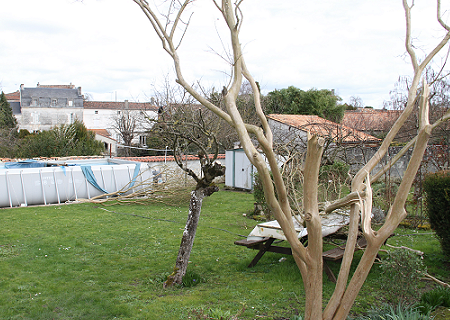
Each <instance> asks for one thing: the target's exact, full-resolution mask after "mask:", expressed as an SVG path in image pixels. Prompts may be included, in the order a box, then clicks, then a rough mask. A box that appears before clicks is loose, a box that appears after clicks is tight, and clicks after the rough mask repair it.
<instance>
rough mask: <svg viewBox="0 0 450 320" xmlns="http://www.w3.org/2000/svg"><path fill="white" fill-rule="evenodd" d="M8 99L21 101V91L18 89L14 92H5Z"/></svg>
mask: <svg viewBox="0 0 450 320" xmlns="http://www.w3.org/2000/svg"><path fill="white" fill-rule="evenodd" d="M5 96H6V100H8V101H20V92H19V90H17V91H16V92H12V93H5Z"/></svg>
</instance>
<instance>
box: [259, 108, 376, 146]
mask: <svg viewBox="0 0 450 320" xmlns="http://www.w3.org/2000/svg"><path fill="white" fill-rule="evenodd" d="M267 118H268V119H272V120H275V121H278V122H281V123H283V124H286V125H288V126H291V127H294V128H297V129H300V130H302V131H307V132H311V133H313V134H317V135H319V136H322V137H329V136H332V137H333V139H336V138H338V139H342V140H341V142H343V143H355V142H379V141H381V140H380V139H378V138H375V137H373V136H371V135H369V134H366V133H364V132H361V131H358V130H355V129H352V128H350V127H347V126H345V125H341V124H338V123H335V122H332V121H329V120H326V119H323V118H321V117H319V116H314V115H301V114H269V115H268V116H267Z"/></svg>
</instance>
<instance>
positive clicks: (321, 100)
mask: <svg viewBox="0 0 450 320" xmlns="http://www.w3.org/2000/svg"><path fill="white" fill-rule="evenodd" d="M341 100H342V99H341V98H340V97H339V96H337V95H336V94H335V93H334V91H333V90H327V89H322V90H318V89H310V90H308V91H303V90H301V89H299V88H296V87H294V86H290V87H288V88H287V89H280V90H274V91H271V92H269V94H268V95H267V96H266V97H265V102H266V111H267V113H281V114H309V115H316V116H319V117H322V118H325V119H327V120H331V121H334V122H339V121H340V120H341V119H342V117H343V116H344V111H345V108H346V107H345V105H340V104H338V102H339V101H341Z"/></svg>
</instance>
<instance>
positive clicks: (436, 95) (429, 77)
mask: <svg viewBox="0 0 450 320" xmlns="http://www.w3.org/2000/svg"><path fill="white" fill-rule="evenodd" d="M448 75H449V72H444V71H443V70H440V71H439V72H436V71H435V70H433V69H432V68H430V67H429V68H427V70H426V71H425V74H424V78H425V79H426V81H427V83H428V84H429V86H430V95H429V97H428V103H429V105H430V120H431V121H437V120H438V119H440V118H442V117H443V116H444V115H445V114H446V113H447V112H448V111H449V110H450V79H449V78H448ZM411 82H412V79H411V78H410V77H406V76H404V77H399V79H398V81H397V83H396V84H395V87H394V89H393V90H392V91H391V92H390V100H388V101H385V102H384V108H385V109H393V110H398V111H399V112H400V111H402V110H403V109H404V108H405V107H406V104H407V101H408V91H409V89H410V87H411ZM420 90H422V89H420V88H419V89H418V92H417V94H418V95H419V94H421V91H420ZM418 104H419V101H415V105H416V106H418ZM418 123H419V113H418V108H416V109H415V111H414V112H413V113H412V114H411V115H410V116H409V118H408V120H407V122H406V124H405V126H404V127H403V128H402V130H400V132H399V133H398V135H397V137H396V140H397V141H398V142H405V141H409V140H410V139H411V138H412V137H414V136H415V135H416V132H417V128H418ZM430 142H431V143H433V144H445V145H450V126H449V125H448V124H445V125H441V126H439V127H437V128H436V130H434V132H433V135H432V137H431V139H430Z"/></svg>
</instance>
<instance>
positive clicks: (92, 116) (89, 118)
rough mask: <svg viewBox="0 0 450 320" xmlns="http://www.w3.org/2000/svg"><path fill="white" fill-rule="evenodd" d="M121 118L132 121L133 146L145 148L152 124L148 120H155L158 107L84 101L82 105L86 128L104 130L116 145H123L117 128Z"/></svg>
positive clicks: (141, 104) (141, 103)
mask: <svg viewBox="0 0 450 320" xmlns="http://www.w3.org/2000/svg"><path fill="white" fill-rule="evenodd" d="M121 117H125V118H130V119H134V121H135V126H136V127H135V129H134V133H135V135H136V138H135V139H134V140H133V141H132V142H133V144H136V145H137V144H138V145H140V146H146V136H147V132H148V130H150V128H151V127H152V125H153V124H152V123H151V122H150V121H148V119H157V117H158V107H156V106H155V105H153V104H151V103H148V102H128V101H127V100H125V101H124V102H112V101H85V102H84V105H83V122H84V125H85V126H86V128H88V129H92V130H99V129H106V130H107V132H108V133H109V135H110V137H111V138H112V139H114V140H116V141H117V142H118V143H123V139H122V138H121V134H120V132H119V130H118V128H117V121H118V120H119V119H121Z"/></svg>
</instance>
